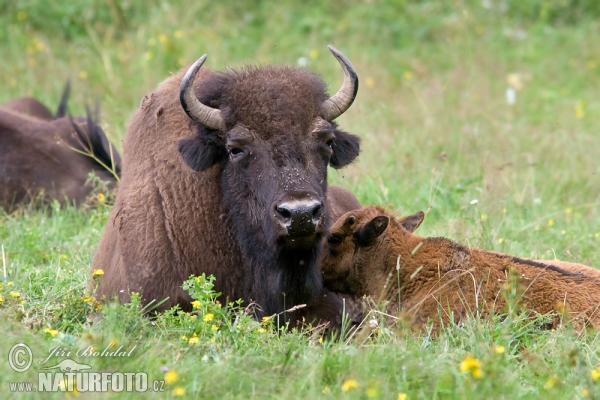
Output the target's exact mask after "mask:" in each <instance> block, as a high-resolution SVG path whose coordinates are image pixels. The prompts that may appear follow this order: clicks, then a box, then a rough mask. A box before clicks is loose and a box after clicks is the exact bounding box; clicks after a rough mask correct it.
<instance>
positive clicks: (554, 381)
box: [544, 376, 560, 389]
mask: <svg viewBox="0 0 600 400" xmlns="http://www.w3.org/2000/svg"><path fill="white" fill-rule="evenodd" d="M557 383H560V379H558V377H557V376H552V377H550V379H548V380H547V381H546V383H545V384H544V389H552V388H553V387H554V386H556V384H557Z"/></svg>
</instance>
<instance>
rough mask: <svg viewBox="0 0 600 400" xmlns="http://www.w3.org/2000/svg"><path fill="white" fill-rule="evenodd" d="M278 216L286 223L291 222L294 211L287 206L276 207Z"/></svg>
mask: <svg viewBox="0 0 600 400" xmlns="http://www.w3.org/2000/svg"><path fill="white" fill-rule="evenodd" d="M275 211H277V217H278V218H279V219H280V220H281V221H282V222H284V223H289V222H290V221H291V219H292V212H291V211H290V209H288V208H287V207H285V206H284V207H281V206H280V207H275Z"/></svg>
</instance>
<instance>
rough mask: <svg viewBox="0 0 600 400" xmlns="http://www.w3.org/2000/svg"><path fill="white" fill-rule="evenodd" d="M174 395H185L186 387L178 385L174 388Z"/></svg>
mask: <svg viewBox="0 0 600 400" xmlns="http://www.w3.org/2000/svg"><path fill="white" fill-rule="evenodd" d="M173 396H185V389H184V388H182V387H181V386H178V387H176V388H175V389H173Z"/></svg>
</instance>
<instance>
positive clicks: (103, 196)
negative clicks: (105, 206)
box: [96, 193, 106, 203]
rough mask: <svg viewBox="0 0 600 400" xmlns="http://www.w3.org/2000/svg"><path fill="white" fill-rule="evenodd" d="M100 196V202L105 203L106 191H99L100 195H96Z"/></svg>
mask: <svg viewBox="0 0 600 400" xmlns="http://www.w3.org/2000/svg"><path fill="white" fill-rule="evenodd" d="M96 197H97V198H98V201H99V202H100V203H104V200H106V196H105V195H104V193H98V196H96Z"/></svg>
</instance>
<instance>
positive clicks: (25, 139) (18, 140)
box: [0, 98, 120, 211]
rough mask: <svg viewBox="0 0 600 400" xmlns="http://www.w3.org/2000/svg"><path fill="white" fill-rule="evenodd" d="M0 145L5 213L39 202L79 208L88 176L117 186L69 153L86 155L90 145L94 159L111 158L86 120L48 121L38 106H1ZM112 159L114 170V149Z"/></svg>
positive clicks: (0, 198)
mask: <svg viewBox="0 0 600 400" xmlns="http://www.w3.org/2000/svg"><path fill="white" fill-rule="evenodd" d="M90 124H91V125H90ZM89 126H92V130H91V131H90V129H89ZM77 131H78V132H77ZM0 142H1V143H2V146H0V207H2V208H4V209H5V210H8V211H10V210H12V209H14V208H15V207H16V206H17V205H18V204H20V203H29V202H31V201H33V200H39V199H40V198H42V199H44V200H50V199H58V200H59V201H60V202H64V201H65V199H68V200H69V201H75V202H76V203H77V204H82V203H83V202H84V201H85V199H86V197H87V196H88V194H89V193H90V191H91V190H92V187H90V186H89V185H86V181H87V180H88V174H89V173H90V172H94V173H95V174H96V176H98V177H99V178H100V179H102V180H104V181H108V182H111V183H112V185H114V184H115V183H116V180H115V177H114V176H113V175H112V174H111V173H110V172H109V171H107V170H106V169H105V168H104V167H103V166H102V165H100V164H99V163H97V162H95V161H94V160H92V158H90V157H88V156H85V155H82V154H79V153H77V152H76V151H74V150H73V148H75V149H78V150H80V151H88V148H89V147H90V142H91V147H92V149H94V153H95V154H104V155H106V154H107V153H108V154H109V153H110V150H109V143H108V141H107V139H106V136H105V135H104V132H102V129H101V128H100V127H99V126H97V125H96V124H95V123H94V122H93V121H92V119H91V118H87V119H86V118H75V119H73V120H72V119H70V118H58V119H52V114H51V113H50V111H49V110H48V109H47V108H46V107H45V106H44V105H43V104H42V103H40V102H39V101H37V100H35V99H31V98H23V99H18V100H14V101H11V102H8V103H5V104H2V105H0ZM100 158H103V157H102V156H100ZM108 158H110V157H108ZM113 158H114V161H115V162H116V164H117V166H118V165H119V164H120V157H119V155H118V153H117V152H116V151H115V150H113ZM103 161H104V162H105V163H107V162H108V163H109V162H110V160H106V157H104V160H103ZM34 204H35V205H38V204H40V203H38V202H37V201H36V202H34Z"/></svg>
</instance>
